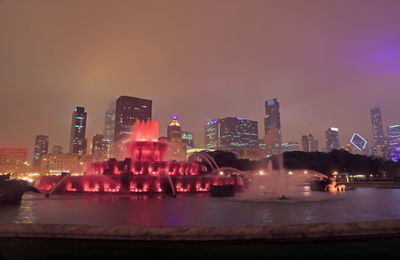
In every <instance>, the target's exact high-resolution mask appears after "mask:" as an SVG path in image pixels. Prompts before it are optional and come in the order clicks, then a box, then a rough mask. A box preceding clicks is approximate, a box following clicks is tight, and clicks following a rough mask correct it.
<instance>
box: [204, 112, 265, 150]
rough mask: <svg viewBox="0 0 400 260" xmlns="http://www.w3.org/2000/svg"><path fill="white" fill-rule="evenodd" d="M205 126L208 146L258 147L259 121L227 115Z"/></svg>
mask: <svg viewBox="0 0 400 260" xmlns="http://www.w3.org/2000/svg"><path fill="white" fill-rule="evenodd" d="M204 126H205V141H206V143H205V145H206V148H209V149H221V148H229V147H253V146H254V147H258V122H257V121H253V120H247V119H244V118H241V117H226V118H222V119H214V120H211V121H210V122H207V123H205V125H204Z"/></svg>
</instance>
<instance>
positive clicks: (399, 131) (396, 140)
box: [388, 125, 400, 162]
mask: <svg viewBox="0 0 400 260" xmlns="http://www.w3.org/2000/svg"><path fill="white" fill-rule="evenodd" d="M388 141H389V146H390V157H391V159H392V161H394V162H397V161H399V159H400V125H391V126H389V127H388Z"/></svg>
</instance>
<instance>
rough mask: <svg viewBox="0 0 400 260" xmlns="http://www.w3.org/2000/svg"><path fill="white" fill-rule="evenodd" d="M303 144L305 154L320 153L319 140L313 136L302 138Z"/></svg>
mask: <svg viewBox="0 0 400 260" xmlns="http://www.w3.org/2000/svg"><path fill="white" fill-rule="evenodd" d="M301 144H302V147H303V151H304V152H308V153H310V152H317V151H318V140H316V139H315V138H314V137H313V136H312V134H309V135H303V136H302V137H301Z"/></svg>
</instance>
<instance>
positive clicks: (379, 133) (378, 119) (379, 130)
mask: <svg viewBox="0 0 400 260" xmlns="http://www.w3.org/2000/svg"><path fill="white" fill-rule="evenodd" d="M370 112H371V123H372V137H373V138H374V143H375V145H383V143H384V141H385V133H384V132H383V123H382V113H381V108H380V107H379V106H376V107H374V108H372V109H371V110H370Z"/></svg>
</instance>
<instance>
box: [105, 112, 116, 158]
mask: <svg viewBox="0 0 400 260" xmlns="http://www.w3.org/2000/svg"><path fill="white" fill-rule="evenodd" d="M114 132H115V105H114V107H113V108H110V109H107V111H106V115H105V120H104V130H103V136H104V140H105V142H106V146H107V152H106V157H107V158H110V157H111V154H112V147H113V144H114Z"/></svg>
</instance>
